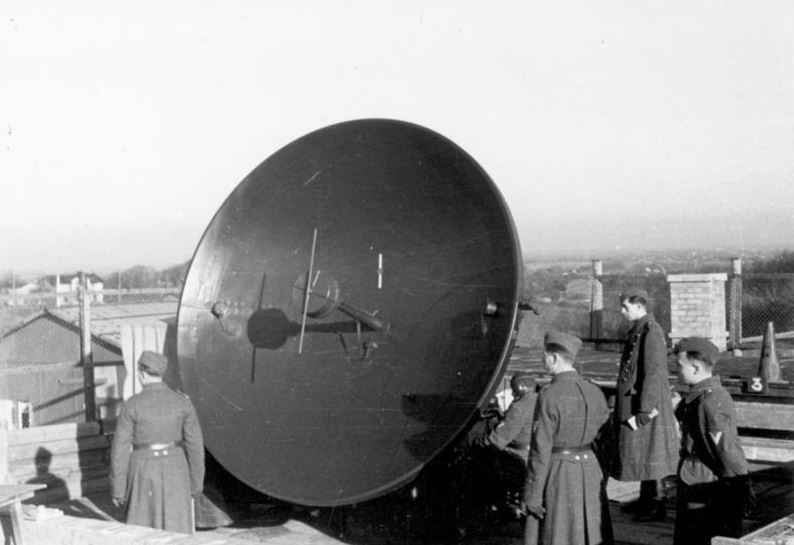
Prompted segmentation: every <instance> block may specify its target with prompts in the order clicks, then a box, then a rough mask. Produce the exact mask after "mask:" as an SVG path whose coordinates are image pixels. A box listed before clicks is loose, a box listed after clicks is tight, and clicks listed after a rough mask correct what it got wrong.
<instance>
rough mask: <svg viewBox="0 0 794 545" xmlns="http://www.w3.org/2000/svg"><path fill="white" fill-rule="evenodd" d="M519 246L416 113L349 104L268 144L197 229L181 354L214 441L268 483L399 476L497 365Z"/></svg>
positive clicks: (360, 481)
mask: <svg viewBox="0 0 794 545" xmlns="http://www.w3.org/2000/svg"><path fill="white" fill-rule="evenodd" d="M520 287H521V251H520V247H519V243H518V239H517V237H516V233H515V228H514V226H513V222H512V219H511V217H510V213H509V210H508V208H507V206H506V205H505V202H504V200H503V199H502V197H501V195H500V194H499V191H498V190H497V188H496V186H495V185H494V184H493V182H492V181H491V179H490V178H489V177H488V175H487V174H486V173H485V171H484V170H483V169H482V168H481V167H480V165H479V164H477V162H475V161H474V159H472V158H471V157H470V156H469V155H468V154H467V153H466V152H465V151H463V150H462V149H461V148H460V147H458V146H457V145H455V144H454V143H453V142H451V141H450V140H448V139H447V138H445V137H443V136H441V135H439V134H438V133H435V132H433V131H431V130H429V129H426V128H424V127H421V126H418V125H414V124H411V123H406V122H403V121H396V120H385V119H366V120H357V121H350V122H345V123H340V124H337V125H332V126H330V127H326V128H323V129H320V130H317V131H315V132H312V133H310V134H308V135H306V136H303V137H302V138H299V139H298V140H295V141H294V142H292V143H291V144H289V145H287V146H286V147H284V148H282V149H281V150H279V151H277V152H276V153H274V154H273V155H272V156H271V157H269V158H268V159H267V160H265V161H264V162H263V163H262V164H260V165H259V166H258V167H257V168H256V169H255V170H254V171H253V172H251V174H250V175H248V176H247V177H246V178H245V179H244V180H243V181H242V182H241V183H240V184H239V185H238V186H237V188H236V189H235V190H234V191H233V192H232V193H231V194H230V195H229V197H228V198H227V200H226V201H225V202H224V203H223V205H222V206H221V207H220V209H219V210H218V212H217V213H216V215H215V217H214V218H213V219H212V222H211V223H210V225H209V227H208V228H207V230H206V232H205V233H204V236H203V238H202V240H201V242H200V243H199V245H198V247H197V249H196V252H195V255H194V257H193V261H192V263H191V266H190V269H189V271H188V274H187V278H186V281H185V286H184V289H183V291H182V298H181V300H180V305H179V316H178V324H177V328H178V338H177V352H178V369H179V375H180V380H181V384H182V387H183V388H184V390H185V391H186V392H187V393H188V394H189V395H190V397H191V399H192V400H193V402H194V404H195V405H196V408H197V411H198V414H199V419H200V421H201V425H202V429H203V432H204V439H205V443H206V446H207V448H208V450H209V451H210V452H211V453H212V455H213V456H214V457H215V458H216V459H217V460H218V461H219V462H220V463H221V464H222V465H223V466H224V467H225V468H226V469H227V470H228V471H229V472H231V473H232V474H233V475H235V476H236V477H237V478H239V479H240V480H241V481H243V482H244V483H246V484H248V485H249V486H251V487H253V488H255V489H257V490H259V491H261V492H263V493H264V494H267V495H269V496H272V497H275V498H279V499H282V500H286V501H289V502H293V503H297V504H303V505H316V506H328V505H342V504H349V503H354V502H358V501H361V500H366V499H369V498H373V497H376V496H378V495H381V494H384V493H386V492H388V491H390V490H392V489H394V488H396V487H398V486H400V485H402V484H404V483H407V482H409V481H410V480H411V479H412V478H413V477H415V476H416V474H417V473H418V472H419V471H420V470H421V469H422V467H423V466H424V465H425V464H426V463H427V462H428V461H430V460H431V459H432V458H433V457H434V456H435V455H436V454H438V453H439V452H440V451H441V450H443V449H444V447H445V446H446V445H448V444H449V443H450V442H451V441H452V440H453V439H454V438H455V437H456V436H457V435H458V434H459V433H460V432H462V431H464V430H465V429H466V426H467V424H468V422H469V421H470V419H471V417H472V416H473V415H474V414H475V411H477V410H478V409H479V408H481V407H482V406H484V405H485V404H486V403H487V401H488V400H489V398H490V396H491V395H492V393H493V392H494V390H495V388H496V386H497V384H498V382H499V380H500V379H501V377H502V375H503V373H504V370H505V367H506V365H507V359H508V356H509V352H510V349H511V347H512V343H511V339H512V338H513V335H512V334H513V331H514V328H515V326H516V319H517V313H518V310H517V305H518V297H519V292H520Z"/></svg>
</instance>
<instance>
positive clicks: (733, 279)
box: [728, 257, 742, 356]
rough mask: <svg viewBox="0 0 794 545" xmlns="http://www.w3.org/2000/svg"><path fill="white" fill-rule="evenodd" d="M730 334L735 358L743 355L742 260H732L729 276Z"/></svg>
mask: <svg viewBox="0 0 794 545" xmlns="http://www.w3.org/2000/svg"><path fill="white" fill-rule="evenodd" d="M728 333H729V335H730V342H731V345H730V348H731V350H732V351H733V355H734V356H741V355H742V349H741V344H742V258H741V257H734V258H732V259H731V274H730V275H729V276H728Z"/></svg>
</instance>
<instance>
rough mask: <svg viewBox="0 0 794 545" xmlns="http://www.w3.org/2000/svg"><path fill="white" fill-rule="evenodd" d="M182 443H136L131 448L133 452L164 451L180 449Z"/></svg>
mask: <svg viewBox="0 0 794 545" xmlns="http://www.w3.org/2000/svg"><path fill="white" fill-rule="evenodd" d="M181 446H182V441H174V442H173V443H138V444H136V445H133V446H132V449H133V450H143V449H147V450H165V449H168V448H176V447H181Z"/></svg>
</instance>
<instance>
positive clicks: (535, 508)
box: [526, 505, 546, 520]
mask: <svg viewBox="0 0 794 545" xmlns="http://www.w3.org/2000/svg"><path fill="white" fill-rule="evenodd" d="M526 510H527V513H529V514H530V515H532V516H533V517H535V518H536V519H538V520H543V517H545V516H546V509H545V508H544V507H543V506H542V505H527V506H526Z"/></svg>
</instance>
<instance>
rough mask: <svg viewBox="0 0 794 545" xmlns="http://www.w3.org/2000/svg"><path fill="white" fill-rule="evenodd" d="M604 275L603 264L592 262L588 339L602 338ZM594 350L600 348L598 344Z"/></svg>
mask: <svg viewBox="0 0 794 545" xmlns="http://www.w3.org/2000/svg"><path fill="white" fill-rule="evenodd" d="M602 274H604V264H603V263H602V262H601V260H600V259H594V260H593V278H592V279H591V281H590V338H591V339H600V338H601V337H602V333H603V331H602V326H603V323H604V285H603V284H602V283H601V275H602ZM595 347H596V350H598V349H599V348H601V344H600V343H598V342H597V343H596V345H595Z"/></svg>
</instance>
